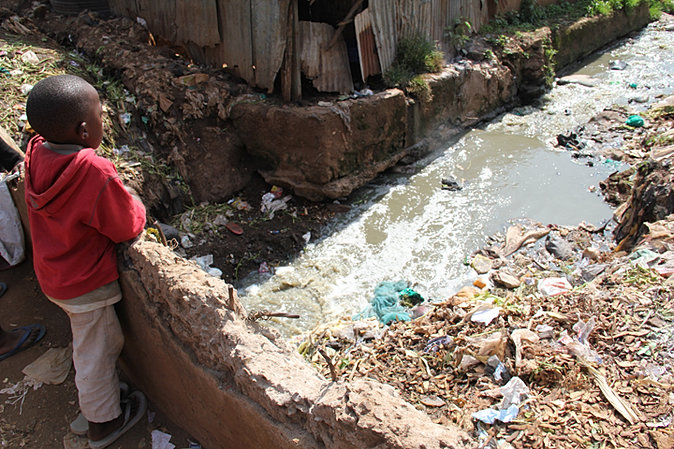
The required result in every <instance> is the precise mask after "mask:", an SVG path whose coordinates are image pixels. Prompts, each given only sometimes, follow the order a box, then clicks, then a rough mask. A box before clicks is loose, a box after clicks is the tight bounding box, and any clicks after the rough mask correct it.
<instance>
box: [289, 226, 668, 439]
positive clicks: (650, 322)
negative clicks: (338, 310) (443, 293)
mask: <svg viewBox="0 0 674 449" xmlns="http://www.w3.org/2000/svg"><path fill="white" fill-rule="evenodd" d="M516 228H517V229H519V230H520V231H519V235H521V236H524V235H526V234H527V233H528V232H531V229H528V230H527V229H526V228H524V227H520V226H517V227H516ZM649 228H650V229H651V232H650V233H649V234H648V235H647V236H646V238H645V239H644V241H643V243H642V244H641V245H640V246H639V247H637V248H636V249H635V250H634V251H632V252H631V253H617V254H616V253H611V252H610V248H608V247H606V248H602V249H598V248H597V247H595V246H593V243H594V242H595V241H596V240H597V235H598V234H597V230H596V229H593V228H591V227H590V226H587V225H582V226H579V227H577V228H560V227H555V228H553V229H550V232H549V233H548V238H546V239H543V238H542V237H539V238H538V239H537V240H536V242H535V243H532V244H531V245H529V246H528V247H527V248H523V249H520V250H519V251H518V252H515V253H514V254H513V255H512V256H508V257H502V256H498V257H487V256H486V255H484V254H477V255H476V256H475V257H474V259H473V261H483V259H488V260H489V261H491V263H492V267H491V268H490V269H489V271H487V272H485V273H483V274H482V275H480V277H478V281H479V282H476V284H478V285H480V284H481V283H485V284H486V285H485V287H483V288H477V287H475V286H466V287H464V288H463V289H462V290H460V291H459V292H458V293H456V294H455V295H454V296H452V297H451V298H448V299H446V300H444V301H442V302H441V303H437V304H431V305H429V309H430V311H429V312H428V313H426V314H425V315H423V316H421V317H419V318H417V319H414V320H412V321H409V322H404V321H391V322H390V324H389V326H388V327H384V326H383V324H382V323H381V322H380V321H379V320H377V319H374V318H370V319H369V320H366V321H350V320H341V321H340V322H338V323H332V324H330V325H324V326H322V327H319V328H317V329H315V330H314V331H313V332H312V333H311V334H310V335H309V336H308V337H307V338H306V339H305V340H304V342H303V343H302V344H301V345H300V347H299V349H300V352H301V353H302V354H303V355H305V356H306V357H307V358H308V359H309V360H311V361H312V362H313V363H315V364H316V365H317V367H318V368H319V369H320V370H321V371H322V372H323V373H324V374H325V375H326V376H327V375H329V373H330V371H332V370H334V371H335V372H336V374H337V378H338V379H339V380H350V379H353V378H355V377H358V376H362V377H368V378H372V379H376V380H378V381H380V382H383V383H387V384H390V385H393V386H395V387H396V388H397V389H398V390H399V391H400V392H401V394H402V395H403V396H404V397H405V398H406V399H407V400H408V401H409V402H410V403H412V404H414V405H415V406H417V407H418V408H420V409H423V410H425V411H426V412H427V413H428V414H429V415H430V416H431V417H432V418H433V419H434V420H435V421H436V422H438V423H443V422H452V423H454V424H457V425H459V426H460V427H461V428H463V429H464V430H467V431H473V432H475V434H476V435H477V436H478V437H479V439H480V441H481V442H482V444H483V446H481V447H486V446H485V445H486V444H487V442H488V440H489V441H491V444H492V446H490V447H510V446H512V447H516V448H530V447H569V448H571V447H578V446H579V445H581V446H585V445H586V444H591V443H592V442H597V443H601V442H602V441H606V442H609V441H610V442H614V446H618V447H657V448H664V447H671V439H672V437H673V434H672V429H671V423H672V420H673V418H674V372H673V371H672V366H674V332H673V330H674V278H672V277H670V276H671V273H672V271H671V269H672V263H673V262H674V252H672V250H674V237H673V236H674V234H673V232H674V216H670V217H669V219H668V220H665V221H662V222H658V223H654V224H652V225H651V226H649ZM664 230H667V232H664ZM509 234H510V235H515V232H514V231H511V232H510V233H509ZM663 235H667V236H666V237H662V236H663ZM553 236H554V238H553ZM534 238H536V237H534ZM555 240H557V241H558V243H560V242H564V244H565V245H564V247H565V248H567V249H569V251H570V252H569V253H568V254H565V255H566V256H567V257H565V258H559V257H557V256H555V255H553V254H552V253H551V252H550V251H549V249H548V248H550V247H551V245H550V243H549V242H552V241H555ZM507 247H508V243H507V241H504V242H503V244H502V245H501V246H499V247H492V248H491V250H494V249H501V250H503V249H504V248H507ZM663 249H666V251H664V252H662V250H663ZM482 252H483V253H489V251H487V250H483V251H482ZM504 271H507V272H509V274H508V276H512V278H514V279H517V280H519V281H520V282H519V285H517V286H515V285H514V283H513V284H510V285H509V286H506V285H504V283H502V282H500V281H499V280H498V279H499V278H500V275H499V273H503V272H504ZM319 350H322V351H323V352H324V354H326V356H327V357H325V356H322V355H321V354H320V351H319ZM328 360H329V362H328ZM330 365H332V367H331V366H330ZM668 441H669V442H670V445H669V446H667V442H668ZM508 445H510V446H508Z"/></svg>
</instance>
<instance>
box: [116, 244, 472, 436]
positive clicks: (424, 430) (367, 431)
mask: <svg viewBox="0 0 674 449" xmlns="http://www.w3.org/2000/svg"><path fill="white" fill-rule="evenodd" d="M120 272H121V282H122V288H123V291H124V301H122V303H120V307H119V314H120V321H121V322H122V323H123V326H124V334H125V336H126V344H125V347H124V351H123V353H122V357H121V365H122V368H123V369H124V371H125V372H126V373H127V375H128V376H129V377H130V379H131V381H132V382H133V383H134V384H136V385H137V386H138V387H139V388H141V389H142V390H143V391H145V393H146V394H147V395H148V397H149V398H150V400H151V401H152V402H153V403H154V404H155V405H156V406H157V407H158V408H159V409H160V410H162V412H164V413H165V414H166V415H167V416H168V417H169V418H170V419H172V420H173V421H174V422H176V423H178V424H179V425H181V426H182V427H184V428H185V429H186V430H188V431H189V432H190V433H191V434H192V435H193V436H194V437H195V438H197V439H198V440H199V441H200V442H201V444H202V445H203V447H205V448H210V449H215V448H225V447H236V448H237V449H246V448H250V449H264V448H270V449H271V448H274V449H277V448H331V449H342V448H343V449H346V448H354V447H358V448H400V449H403V448H419V449H421V448H426V449H433V448H462V447H466V445H467V442H468V438H467V435H466V434H465V433H464V432H462V431H460V430H458V429H457V428H453V427H446V426H440V425H437V424H435V423H433V422H432V421H431V420H430V418H429V417H428V416H427V415H426V414H425V413H423V412H422V411H419V410H417V409H415V408H414V407H413V406H412V405H411V404H409V403H407V402H405V401H404V400H403V399H402V398H401V397H400V396H399V395H398V393H397V392H396V391H395V389H394V388H393V387H391V386H387V385H382V384H379V383H376V382H373V381H368V380H358V381H354V382H350V383H334V382H328V381H327V380H325V379H323V378H322V377H321V376H319V374H318V373H317V372H316V371H315V370H314V369H313V368H312V367H311V366H310V365H309V364H308V363H307V362H306V361H305V360H304V359H303V358H302V357H300V356H299V354H297V352H296V351H294V350H293V349H292V348H290V347H289V346H288V345H287V344H286V343H285V341H284V340H283V339H282V338H281V337H280V336H279V335H278V334H277V333H276V332H275V331H273V330H269V329H266V328H264V327H261V326H258V325H257V324H255V323H250V322H248V321H246V320H245V319H244V318H243V317H244V311H243V309H242V308H241V307H240V305H238V299H237V298H236V296H234V298H233V300H230V299H229V293H228V286H227V285H226V284H225V283H224V281H222V280H220V279H217V278H214V277H211V276H209V275H207V274H205V273H204V272H203V271H202V270H201V269H199V268H198V267H197V266H196V265H195V264H193V263H191V262H189V261H186V260H184V259H182V258H180V257H178V256H176V255H175V254H174V253H173V252H172V251H171V250H170V249H168V248H166V247H164V246H162V245H160V244H157V243H153V242H148V241H143V240H139V241H137V242H135V243H134V244H132V245H131V246H130V247H129V248H128V249H127V250H126V252H125V253H124V257H123V261H122V262H120Z"/></svg>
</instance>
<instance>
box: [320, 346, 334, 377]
mask: <svg viewBox="0 0 674 449" xmlns="http://www.w3.org/2000/svg"><path fill="white" fill-rule="evenodd" d="M316 349H317V350H318V353H319V354H321V355H322V356H323V358H324V359H325V363H327V364H328V368H330V376H331V377H332V381H333V382H337V370H336V369H335V365H333V364H332V360H330V357H328V355H327V354H326V353H325V351H324V350H323V348H321V347H318V346H317V347H316Z"/></svg>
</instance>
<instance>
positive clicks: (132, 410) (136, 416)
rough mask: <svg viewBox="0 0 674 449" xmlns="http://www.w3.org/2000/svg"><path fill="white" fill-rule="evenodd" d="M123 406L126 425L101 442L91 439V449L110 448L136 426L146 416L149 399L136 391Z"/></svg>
mask: <svg viewBox="0 0 674 449" xmlns="http://www.w3.org/2000/svg"><path fill="white" fill-rule="evenodd" d="M123 405H124V410H123V411H122V413H124V423H123V424H122V426H121V427H120V428H119V429H117V430H115V431H113V432H111V433H110V434H109V435H108V436H106V437H104V438H101V439H100V440H96V441H93V440H91V439H90V440H89V447H90V448H91V449H103V448H104V447H108V446H110V445H111V444H112V443H114V442H115V441H117V439H118V438H119V437H121V436H122V435H124V434H125V433H126V432H127V431H129V429H131V428H132V427H133V426H135V425H136V424H137V423H138V421H140V419H141V418H142V417H143V414H145V410H147V399H145V395H144V394H143V393H141V392H140V391H134V392H133V393H131V394H130V395H129V396H128V398H127V399H126V400H125V401H124V403H123Z"/></svg>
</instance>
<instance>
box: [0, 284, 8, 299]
mask: <svg viewBox="0 0 674 449" xmlns="http://www.w3.org/2000/svg"><path fill="white" fill-rule="evenodd" d="M6 291H7V284H5V283H4V282H0V296H2V295H4V294H5V292H6Z"/></svg>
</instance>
